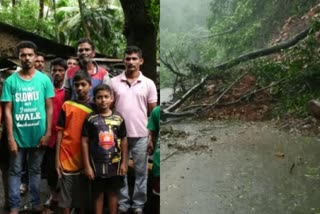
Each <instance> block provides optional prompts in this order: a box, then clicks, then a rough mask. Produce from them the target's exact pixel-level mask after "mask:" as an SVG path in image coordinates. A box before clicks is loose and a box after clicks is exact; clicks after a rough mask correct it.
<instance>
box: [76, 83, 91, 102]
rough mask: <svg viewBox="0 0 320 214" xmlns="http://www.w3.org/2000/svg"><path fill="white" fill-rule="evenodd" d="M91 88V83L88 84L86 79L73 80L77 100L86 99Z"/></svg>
mask: <svg viewBox="0 0 320 214" xmlns="http://www.w3.org/2000/svg"><path fill="white" fill-rule="evenodd" d="M90 88H91V84H89V83H88V82H87V81H86V80H79V81H75V82H74V89H75V91H76V94H77V95H78V99H79V100H86V99H87V98H88V97H89V90H90Z"/></svg>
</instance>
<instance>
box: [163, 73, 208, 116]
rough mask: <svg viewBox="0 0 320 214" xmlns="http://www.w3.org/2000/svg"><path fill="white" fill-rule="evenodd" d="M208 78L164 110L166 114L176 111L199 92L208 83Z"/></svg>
mask: <svg viewBox="0 0 320 214" xmlns="http://www.w3.org/2000/svg"><path fill="white" fill-rule="evenodd" d="M207 77H208V76H205V77H204V78H202V80H201V81H200V82H199V83H198V84H197V85H195V86H193V87H192V88H191V89H189V91H187V93H185V94H184V95H183V96H182V97H181V98H180V99H178V100H177V101H176V102H175V103H174V104H172V105H171V106H169V107H168V108H166V109H164V112H170V111H174V110H176V109H177V108H178V107H179V106H180V105H181V104H182V103H183V102H184V101H185V100H186V99H188V98H189V97H190V96H191V95H192V94H193V93H194V92H195V91H198V90H199V89H200V88H201V87H202V86H203V85H204V84H205V82H206V79H207Z"/></svg>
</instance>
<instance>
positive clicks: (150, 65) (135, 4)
mask: <svg viewBox="0 0 320 214" xmlns="http://www.w3.org/2000/svg"><path fill="white" fill-rule="evenodd" d="M120 2H121V6H122V9H123V12H124V15H125V25H124V30H123V34H124V35H125V37H126V40H127V45H136V46H139V47H140V48H141V50H142V53H143V58H144V60H145V62H144V64H143V66H142V71H144V74H145V75H146V76H147V77H149V78H151V79H152V80H154V81H156V77H157V73H156V71H157V33H158V25H159V7H160V2H159V0H135V1H132V0H120Z"/></svg>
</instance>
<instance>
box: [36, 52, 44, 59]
mask: <svg viewBox="0 0 320 214" xmlns="http://www.w3.org/2000/svg"><path fill="white" fill-rule="evenodd" d="M37 56H42V57H43V59H45V55H44V54H43V53H41V52H38V53H37Z"/></svg>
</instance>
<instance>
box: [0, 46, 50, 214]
mask: <svg viewBox="0 0 320 214" xmlns="http://www.w3.org/2000/svg"><path fill="white" fill-rule="evenodd" d="M16 50H17V56H18V58H19V60H20V62H21V67H22V68H21V70H19V71H18V72H15V73H14V74H12V75H11V76H10V77H8V78H7V79H6V81H5V84H4V87H3V93H2V97H1V100H2V102H4V104H5V105H4V111H5V122H6V129H7V135H8V145H9V150H10V152H11V155H10V165H9V170H8V175H9V178H8V181H9V182H8V183H9V205H10V214H17V213H19V207H20V201H21V199H20V191H19V186H20V182H21V171H22V166H23V161H24V159H23V157H24V156H26V157H27V166H28V173H29V190H30V191H29V194H30V199H31V205H32V211H33V212H41V211H42V206H41V204H40V203H41V202H40V181H41V169H40V166H41V162H42V158H43V155H44V151H45V150H44V149H43V147H44V146H46V145H47V144H48V141H49V139H50V137H51V125H52V109H53V108H52V100H51V98H52V97H53V96H54V91H53V86H52V83H51V81H50V79H49V78H48V77H47V76H46V75H44V74H42V73H41V72H39V71H37V70H36V69H35V67H34V63H35V59H36V54H37V46H36V45H35V44H34V43H33V42H30V41H22V42H20V43H19V44H18V45H17V46H16Z"/></svg>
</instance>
